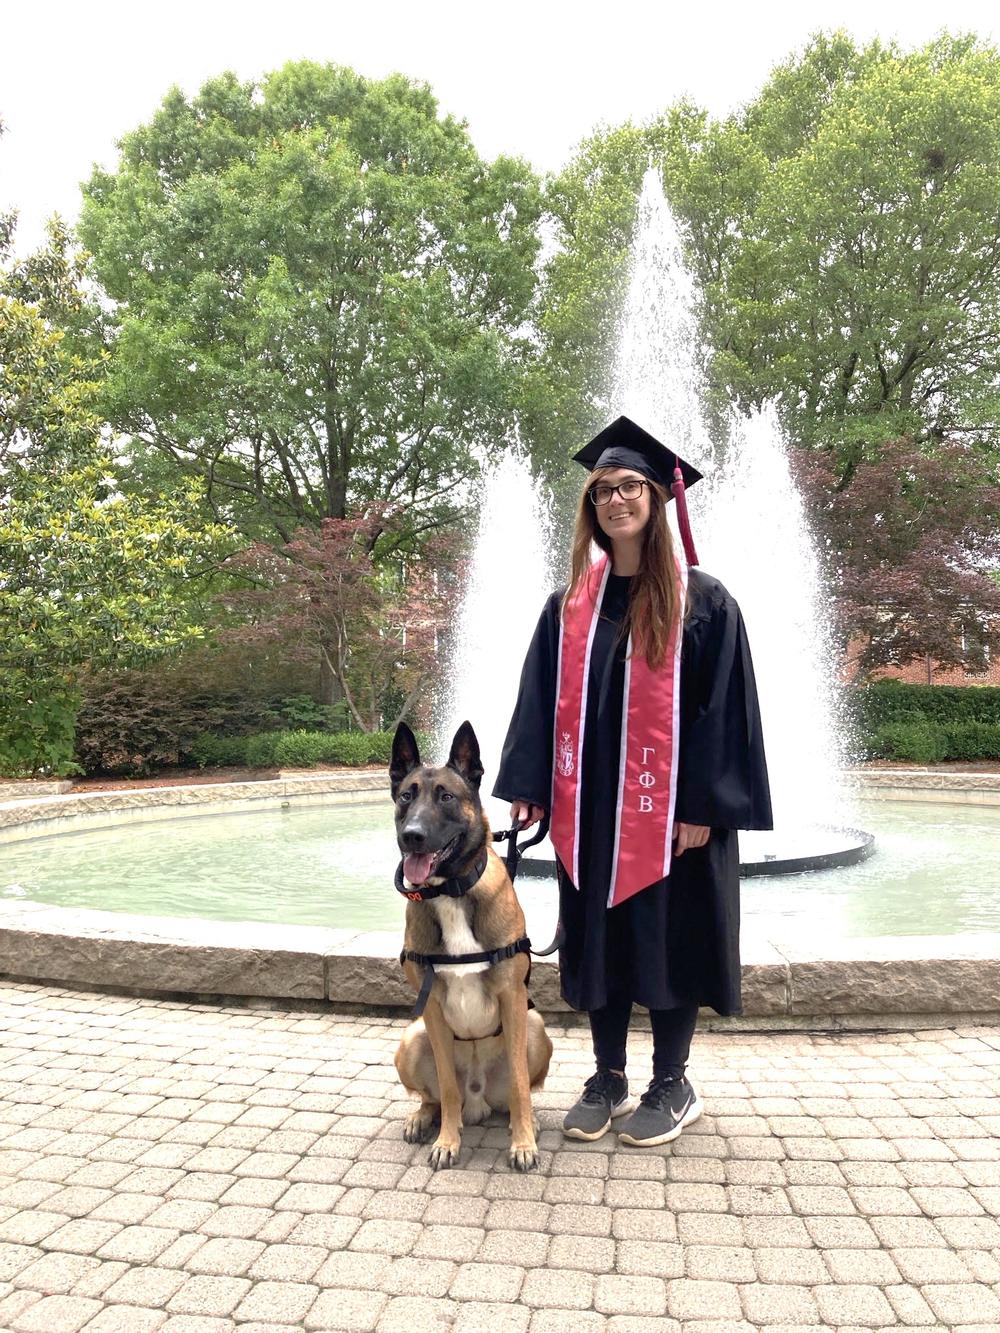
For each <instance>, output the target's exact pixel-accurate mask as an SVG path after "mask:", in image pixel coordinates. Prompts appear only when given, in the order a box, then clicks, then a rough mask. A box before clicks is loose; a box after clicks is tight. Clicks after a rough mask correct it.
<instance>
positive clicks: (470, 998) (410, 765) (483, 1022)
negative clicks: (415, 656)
mask: <svg viewBox="0 0 1000 1333" xmlns="http://www.w3.org/2000/svg"><path fill="white" fill-rule="evenodd" d="M482 776H483V766H482V763H481V761H480V757H479V742H478V741H477V739H476V734H475V732H474V731H473V729H472V727H471V726H470V725H469V723H468V722H463V723H462V725H461V726H460V727H459V729H458V731H457V732H456V733H455V737H454V740H453V742H452V746H451V753H450V754H449V756H448V761H447V763H445V764H443V765H441V766H440V767H437V768H434V767H430V766H428V765H426V764H422V763H421V760H420V754H419V751H418V749H417V742H416V738H415V737H414V735H413V732H412V731H411V730H410V728H409V727H408V726H406V724H405V723H401V724H400V725H399V727H398V728H397V729H396V734H395V737H394V739H393V746H392V758H391V761H390V766H389V778H390V781H391V784H392V799H393V800H394V801H395V803H396V814H395V818H396V840H397V842H398V844H399V849H400V852H401V854H402V857H403V862H402V867H401V871H402V878H401V879H400V877H399V876H398V875H397V887H398V888H400V890H401V892H404V893H405V894H406V896H407V898H409V899H410V901H409V902H408V903H407V908H406V929H405V940H404V950H403V954H402V957H401V961H402V963H403V968H404V971H405V973H406V977H407V980H408V981H409V982H410V984H411V985H412V986H413V988H414V990H416V991H418V992H419V991H420V990H421V986H422V984H423V982H424V980H425V972H426V968H425V967H424V966H422V965H421V964H420V963H419V962H417V961H414V960H413V959H412V958H408V957H407V954H408V953H411V954H416V955H419V956H425V955H442V954H449V955H452V954H469V953H486V952H491V951H495V952H496V953H502V954H505V955H507V956H505V957H503V958H502V959H501V960H499V961H495V962H471V963H470V962H466V963H458V964H446V963H443V962H436V963H435V965H434V972H433V984H432V986H431V989H430V991H429V993H428V994H427V999H426V1007H425V1009H424V1012H423V1015H422V1017H420V1018H417V1019H415V1020H414V1021H413V1022H412V1023H410V1025H409V1026H408V1027H407V1029H406V1031H405V1032H404V1034H403V1039H402V1041H401V1042H400V1043H399V1049H398V1051H397V1052H396V1070H397V1072H398V1074H399V1078H400V1081H401V1083H402V1084H403V1086H404V1087H405V1088H408V1089H409V1090H410V1092H414V1093H416V1094H417V1096H419V1098H420V1105H419V1106H418V1108H417V1109H416V1110H415V1111H414V1112H413V1114H412V1115H411V1116H409V1118H408V1119H407V1121H406V1124H405V1126H404V1129H403V1137H404V1138H405V1140H406V1141H407V1143H424V1142H426V1141H427V1140H428V1139H429V1138H430V1136H431V1134H432V1132H433V1128H434V1126H435V1125H436V1124H439V1125H440V1127H439V1132H438V1136H437V1140H436V1142H435V1143H434V1145H433V1147H432V1149H431V1153H430V1157H429V1161H430V1165H431V1166H432V1167H433V1168H434V1170H436V1171H437V1170H441V1169H443V1168H446V1167H450V1166H453V1165H455V1163H456V1162H457V1161H458V1157H459V1149H460V1139H461V1132H462V1126H463V1124H466V1125H476V1124H480V1123H481V1122H482V1121H483V1120H485V1119H486V1118H487V1116H488V1115H489V1114H490V1112H491V1111H493V1110H497V1111H507V1110H509V1112H510V1132H511V1143H510V1149H509V1151H508V1154H507V1160H508V1163H509V1165H510V1166H511V1167H512V1168H513V1169H514V1170H516V1171H533V1170H534V1169H535V1168H536V1167H537V1166H538V1148H537V1145H536V1141H535V1132H536V1128H537V1126H536V1123H535V1120H534V1116H533V1114H532V1109H531V1092H532V1090H533V1089H535V1088H541V1087H542V1085H543V1083H544V1081H545V1076H546V1074H547V1073H548V1068H549V1059H550V1057H551V1055H552V1042H551V1041H550V1040H549V1036H548V1033H547V1032H546V1031H545V1024H544V1023H543V1021H542V1017H541V1014H539V1012H538V1010H537V1009H534V1008H531V1007H530V1006H529V1000H528V986H527V981H528V974H529V971H530V966H531V964H530V959H529V955H528V952H527V948H528V942H527V940H526V939H525V937H524V929H525V927H524V913H523V912H522V911H521V905H520V903H519V902H518V900H517V895H516V894H515V892H514V886H513V884H512V883H511V880H510V876H509V875H508V873H507V867H506V865H505V864H504V862H503V860H502V859H501V858H500V857H499V856H497V855H496V853H495V852H494V851H493V847H492V838H491V834H490V827H489V823H488V821H487V818H486V815H485V813H484V811H483V808H482V805H481V803H480V799H479V783H480V780H481V778H482ZM479 867H483V868H482V874H481V875H479V876H478V877H477V875H476V871H477V869H478V868H479ZM466 883H468V884H469V885H470V887H467V888H466V887H465V885H466ZM456 891H457V893H456ZM448 894H452V895H453V896H447V895H448ZM425 895H426V896H425ZM515 944H517V946H518V949H519V951H517V952H513V953H511V951H510V950H509V949H508V948H507V946H513V945H515Z"/></svg>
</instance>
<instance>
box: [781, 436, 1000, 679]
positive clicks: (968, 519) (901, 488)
mask: <svg viewBox="0 0 1000 1333" xmlns="http://www.w3.org/2000/svg"><path fill="white" fill-rule="evenodd" d="M795 461H796V471H797V474H798V480H799V484H800V485H801V486H802V487H803V489H804V491H805V494H806V496H807V498H808V500H809V501H810V507H811V510H812V512H813V514H814V515H815V518H816V524H817V527H818V531H819V536H820V538H821V543H820V549H821V550H823V551H824V552H825V555H826V561H827V573H828V575H829V582H830V586H831V587H832V588H833V589H834V594H833V597H832V610H833V614H834V619H835V621H836V624H837V626H838V628H839V631H840V639H841V644H842V647H843V649H844V651H845V654H846V655H847V656H848V658H849V660H850V663H851V670H852V673H853V675H854V677H855V679H857V680H861V681H867V680H868V679H870V678H871V677H872V675H873V674H874V673H876V672H877V671H879V670H880V669H882V668H885V667H894V666H903V665H905V664H906V663H907V662H911V661H913V660H914V659H915V658H920V657H930V658H932V659H934V661H935V662H936V663H937V664H938V665H939V666H943V667H949V666H958V667H964V668H966V669H967V670H969V671H982V670H983V669H984V667H985V664H986V661H987V660H988V659H987V653H988V652H989V651H991V650H992V651H993V652H996V651H998V650H1000V579H998V578H997V576H996V571H997V570H998V569H1000V483H998V482H997V480H996V478H995V477H994V478H992V479H991V478H990V477H989V475H988V474H987V473H985V472H984V469H983V466H982V460H981V459H980V458H978V457H977V456H976V455H975V453H974V452H973V450H972V449H970V447H969V446H968V444H966V443H959V442H956V441H949V442H946V443H943V444H941V445H939V446H938V448H937V449H936V450H935V451H934V455H933V456H931V455H930V454H929V453H928V452H927V450H926V449H923V448H920V447H919V446H917V445H916V444H914V442H913V441H912V440H907V439H900V440H894V441H892V442H891V443H889V444H885V445H883V446H882V449H881V450H880V453H879V456H878V457H877V458H871V459H865V460H863V461H862V462H861V463H859V464H858V466H857V468H856V469H855V471H854V473H853V475H852V477H851V480H850V483H849V484H848V485H846V486H843V485H838V484H837V476H836V472H837V469H836V462H835V459H834V455H833V454H832V453H831V452H829V451H818V450H801V451H799V452H798V454H797V455H796V460H795Z"/></svg>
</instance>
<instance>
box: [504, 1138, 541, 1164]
mask: <svg viewBox="0 0 1000 1333" xmlns="http://www.w3.org/2000/svg"><path fill="white" fill-rule="evenodd" d="M507 1165H508V1166H509V1167H510V1169H511V1170H512V1171H537V1170H538V1149H537V1148H536V1147H535V1145H534V1144H533V1143H522V1144H517V1143H512V1144H511V1145H510V1148H509V1149H508V1151H507Z"/></svg>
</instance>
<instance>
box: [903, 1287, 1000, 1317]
mask: <svg viewBox="0 0 1000 1333" xmlns="http://www.w3.org/2000/svg"><path fill="white" fill-rule="evenodd" d="M920 1291H921V1295H922V1296H923V1297H924V1299H925V1300H926V1302H927V1304H928V1305H929V1306H930V1307H931V1309H932V1310H933V1311H934V1313H935V1314H936V1315H937V1316H938V1318H939V1319H941V1320H943V1321H944V1322H945V1323H946V1324H989V1323H992V1324H994V1325H997V1324H1000V1296H996V1295H994V1293H993V1292H992V1291H990V1289H989V1287H987V1286H985V1285H983V1284H982V1283H941V1284H936V1283H935V1284H928V1285H927V1286H924V1287H921V1289H920Z"/></svg>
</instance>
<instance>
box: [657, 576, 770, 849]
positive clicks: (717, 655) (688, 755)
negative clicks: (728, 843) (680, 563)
mask: <svg viewBox="0 0 1000 1333" xmlns="http://www.w3.org/2000/svg"><path fill="white" fill-rule="evenodd" d="M704 600H705V604H704V606H703V608H702V611H701V613H697V614H694V615H692V619H691V622H690V623H689V624H688V625H687V626H686V627H685V632H684V650H683V657H682V659H681V682H682V683H681V695H682V700H684V702H685V704H686V706H684V707H682V718H681V737H680V755H679V768H678V775H677V776H678V782H677V804H676V807H675V818H676V819H678V820H680V821H682V822H683V823H686V824H703V825H707V826H708V827H710V828H730V829H769V828H771V827H772V822H771V794H770V788H769V786H768V778H767V762H766V760H765V758H764V739H763V735H762V733H761V724H760V708H759V705H758V702H757V686H756V682H755V680H754V673H753V662H752V660H751V657H750V645H749V643H748V641H747V635H746V629H745V627H744V624H743V617H742V615H741V614H740V609H739V607H738V606H737V605H736V602H735V601H734V600H733V598H732V597H730V595H729V594H728V593H727V592H726V590H725V588H723V587H722V585H721V584H719V583H714V586H713V587H712V588H711V590H710V591H708V592H707V595H706V596H705V599H704Z"/></svg>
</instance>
